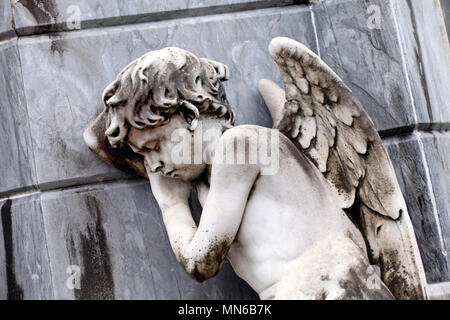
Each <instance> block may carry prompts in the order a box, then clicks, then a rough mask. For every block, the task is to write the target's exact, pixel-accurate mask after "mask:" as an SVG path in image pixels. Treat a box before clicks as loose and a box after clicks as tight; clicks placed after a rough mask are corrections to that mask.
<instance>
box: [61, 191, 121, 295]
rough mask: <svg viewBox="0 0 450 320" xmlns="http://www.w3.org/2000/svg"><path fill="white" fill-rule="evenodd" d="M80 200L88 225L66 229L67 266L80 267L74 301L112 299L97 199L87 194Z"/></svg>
mask: <svg viewBox="0 0 450 320" xmlns="http://www.w3.org/2000/svg"><path fill="white" fill-rule="evenodd" d="M80 200H84V202H85V205H86V208H87V212H88V213H87V214H88V215H91V216H92V217H91V221H90V222H92V223H90V224H88V225H87V226H86V230H81V231H80V230H71V227H70V226H69V227H68V231H67V232H68V233H67V234H66V247H67V250H68V253H69V261H70V264H71V265H78V266H80V268H81V274H80V276H81V279H80V288H79V289H76V290H74V293H75V298H76V299H77V300H93V299H94V300H112V299H114V280H113V278H112V265H111V259H110V254H109V248H108V243H107V237H106V234H105V230H104V227H103V218H102V212H101V209H100V205H99V203H98V201H97V199H96V198H95V197H93V196H91V195H90V194H88V193H87V194H84V197H83V199H80ZM74 233H76V234H74Z"/></svg>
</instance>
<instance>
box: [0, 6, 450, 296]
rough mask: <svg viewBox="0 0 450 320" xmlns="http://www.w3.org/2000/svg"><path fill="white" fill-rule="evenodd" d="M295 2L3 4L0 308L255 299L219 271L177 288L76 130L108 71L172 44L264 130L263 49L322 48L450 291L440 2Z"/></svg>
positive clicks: (162, 252)
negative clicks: (386, 156) (225, 69)
mask: <svg viewBox="0 0 450 320" xmlns="http://www.w3.org/2000/svg"><path fill="white" fill-rule="evenodd" d="M305 2H307V1H299V0H297V1H295V0H293V1H287V0H286V1H270V0H266V1H262V0H216V1H214V0H203V1H202V0H195V1H185V0H176V1H134V0H132V1H126V2H125V1H119V0H108V1H106V0H95V1H92V0H89V1H87V0H83V1H72V0H51V1H50V0H49V1H44V2H43V1H39V0H29V1H26V0H22V1H21V0H18V1H16V0H14V1H11V3H12V6H11V5H10V3H9V0H0V17H1V20H0V70H1V71H2V72H1V73H0V93H1V96H2V97H3V99H1V100H0V115H1V119H2V120H3V121H2V124H1V125H0V150H2V152H1V154H0V163H1V165H0V207H1V221H2V223H1V225H0V233H1V234H3V237H0V299H3V298H7V297H9V298H24V299H39V298H49V299H52V298H57V299H89V298H99V299H111V298H116V299H132V298H144V299H146V298H148V299H156V298H157V299H165V298H174V299H177V298H187V299H201V298H211V299H241V298H242V299H253V298H256V297H257V296H256V295H255V293H254V292H253V291H252V290H251V289H250V288H249V287H248V286H247V285H246V284H245V283H244V282H243V281H242V280H240V279H238V278H237V277H236V276H235V275H234V273H233V271H232V269H231V267H230V266H229V265H228V264H226V265H225V267H224V269H223V270H222V271H221V272H220V273H219V275H218V276H217V277H216V278H214V279H211V280H208V281H206V282H205V283H203V284H197V283H195V282H194V281H193V280H192V279H190V278H189V277H188V276H187V275H186V274H185V273H184V271H183V270H182V268H181V267H180V266H179V265H178V263H177V262H176V260H175V258H174V256H173V253H172V251H171V249H170V246H169V244H168V240H167V236H166V234H165V231H164V228H163V226H162V222H161V218H160V214H159V210H158V208H157V205H156V203H155V201H154V199H153V197H152V195H151V192H150V189H149V186H148V184H147V182H146V181H143V180H141V179H139V178H137V177H134V176H130V175H128V174H125V173H122V172H120V171H118V170H115V169H113V168H111V167H109V166H107V165H106V164H104V163H103V162H102V161H100V160H99V159H97V158H96V157H95V156H94V155H93V154H92V153H91V152H90V151H89V150H88V149H87V147H86V146H85V144H84V142H83V140H82V132H83V130H84V128H86V126H87V125H88V123H90V122H91V121H92V120H93V119H94V118H95V116H96V114H97V113H98V112H99V111H100V110H101V108H102V105H101V104H102V102H101V93H102V90H103V88H104V87H105V86H106V85H107V84H108V83H109V82H110V81H112V80H113V79H114V77H115V75H116V74H117V73H118V72H119V71H120V70H121V69H122V68H123V67H124V66H125V65H126V64H127V63H128V62H130V61H131V60H134V59H135V58H137V57H139V56H141V55H142V54H144V53H145V52H147V51H149V50H153V49H157V48H161V47H164V46H169V45H173V46H179V47H182V48H185V49H187V50H190V51H192V52H194V53H196V54H197V55H199V56H203V57H207V58H211V59H214V60H218V61H221V62H224V63H225V64H227V65H228V66H229V67H230V71H231V78H230V80H229V81H228V82H227V83H225V87H226V90H227V93H228V97H229V100H230V103H231V105H232V106H233V107H234V108H235V109H236V113H237V123H238V124H242V123H252V124H259V125H264V126H270V125H271V121H270V117H269V113H268V111H267V110H266V107H265V106H264V103H263V101H262V99H261V97H260V96H259V94H258V92H257V88H256V83H257V80H258V79H260V78H262V77H266V78H271V79H273V80H275V81H276V82H278V83H279V84H281V83H282V82H281V77H280V75H279V73H278V70H277V67H276V65H275V63H274V62H273V61H272V60H271V58H270V56H269V54H268V51H267V46H268V44H269V42H270V40H271V39H272V38H273V37H276V36H287V37H291V38H293V39H296V40H298V41H301V42H303V43H304V44H306V45H307V46H308V47H310V48H311V49H312V50H314V51H315V52H317V53H319V54H320V55H321V57H322V58H323V59H324V60H325V61H326V62H327V63H328V64H329V65H330V66H331V67H332V68H333V69H334V70H336V72H337V73H338V74H339V75H340V76H341V77H342V78H343V79H344V81H345V82H346V83H347V84H348V85H349V86H350V88H351V89H352V90H353V92H354V94H355V95H356V96H357V97H358V98H359V99H360V100H361V102H362V103H363V105H364V107H365V108H366V110H367V112H368V113H369V114H370V115H371V117H372V118H373V120H374V122H375V124H376V126H377V128H378V130H379V131H380V134H381V135H382V136H383V137H384V139H385V143H386V146H387V148H388V151H389V153H390V155H391V157H392V160H393V163H394V166H395V169H396V173H397V176H398V179H399V181H400V184H401V187H402V190H403V192H404V195H405V198H406V200H407V203H408V207H409V213H410V215H411V218H412V220H413V224H414V228H415V232H416V236H417V238H418V241H419V247H420V252H421V255H422V258H423V261H424V265H425V269H426V275H427V279H428V282H429V283H438V282H442V281H447V280H450V271H449V270H450V256H449V255H448V252H447V248H449V246H450V209H449V208H450V197H449V191H450V184H449V179H448V173H449V172H450V171H449V170H450V156H449V148H450V134H449V133H448V129H449V127H450V126H449V123H450V108H449V102H448V100H449V99H448V98H449V96H448V90H447V88H448V87H449V85H450V79H449V73H448V70H449V56H448V54H449V47H448V41H447V38H446V34H445V32H444V31H445V27H444V22H443V19H442V13H441V8H440V7H439V5H438V4H439V2H437V1H433V0H368V1H360V0H324V1H314V3H313V4H311V5H309V4H304V3H305ZM39 3H41V5H38V4H39ZM73 5H76V6H77V7H76V8H74V7H73ZM371 5H375V6H377V8H379V12H380V25H379V26H377V28H375V29H371V28H369V27H368V23H367V21H368V19H369V18H370V14H369V13H368V11H367V10H368V8H369V7H370V6H371ZM12 8H13V10H12ZM77 8H78V9H77ZM74 10H75V11H74ZM77 10H79V13H80V23H79V29H72V27H73V26H74V24H73V23H72V22H73V21H69V22H70V23H67V21H68V20H70V19H71V17H72V16H73V14H74V13H77ZM71 23H72V24H71ZM75 25H76V24H75ZM13 26H14V27H13ZM378 27H379V28H378ZM71 265H78V266H80V267H81V272H82V277H81V289H80V290H70V289H68V288H67V286H66V280H67V278H68V277H69V274H68V273H67V268H68V267H69V266H71Z"/></svg>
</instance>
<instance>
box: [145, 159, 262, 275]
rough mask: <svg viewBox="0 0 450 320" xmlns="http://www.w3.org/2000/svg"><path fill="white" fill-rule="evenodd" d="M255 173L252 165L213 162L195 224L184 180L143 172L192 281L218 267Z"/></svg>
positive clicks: (232, 237)
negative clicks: (208, 188)
mask: <svg viewBox="0 0 450 320" xmlns="http://www.w3.org/2000/svg"><path fill="white" fill-rule="evenodd" d="M258 174H259V168H258V166H257V165H233V164H232V165H227V164H213V167H212V172H211V186H210V190H209V193H208V195H207V197H206V201H205V203H204V207H203V211H202V216H201V219H200V223H199V225H198V227H197V226H196V224H195V222H194V220H193V218H192V214H191V211H190V209H189V204H188V197H189V194H190V191H191V186H190V185H189V183H186V182H183V181H179V180H175V179H173V178H168V177H164V176H162V175H160V174H150V175H149V176H150V183H151V186H152V192H153V194H154V196H155V198H156V200H157V202H158V203H159V205H160V208H161V211H162V215H163V220H164V224H165V226H166V229H167V233H168V236H169V240H170V243H171V246H172V249H173V251H174V253H175V256H176V258H177V260H178V261H179V262H180V263H181V265H182V266H183V267H184V269H185V270H186V271H187V272H188V273H189V274H190V275H191V276H192V277H193V278H195V279H196V280H197V281H200V282H201V281H204V280H206V279H208V278H211V277H213V276H214V275H216V274H217V272H219V271H220V269H221V267H222V265H223V262H224V261H225V257H226V255H227V252H228V250H229V248H230V246H231V244H232V242H233V240H234V238H235V236H236V234H237V231H238V229H239V226H240V224H241V220H242V215H243V213H244V210H245V206H246V204H247V199H248V195H249V193H250V190H251V189H252V187H253V184H254V182H255V180H256V178H257V176H258Z"/></svg>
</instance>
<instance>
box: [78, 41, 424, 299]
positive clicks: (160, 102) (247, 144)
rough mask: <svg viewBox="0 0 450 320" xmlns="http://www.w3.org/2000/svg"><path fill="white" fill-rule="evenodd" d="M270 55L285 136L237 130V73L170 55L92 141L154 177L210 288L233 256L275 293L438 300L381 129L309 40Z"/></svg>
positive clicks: (247, 276) (121, 79) (131, 77)
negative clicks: (194, 205)
mask: <svg viewBox="0 0 450 320" xmlns="http://www.w3.org/2000/svg"><path fill="white" fill-rule="evenodd" d="M269 51H270V54H271V56H272V57H273V59H274V60H275V62H276V63H277V64H278V66H279V68H280V70H281V73H282V76H283V80H284V84H285V90H283V89H281V88H280V87H278V86H277V85H276V84H275V83H273V82H271V81H270V80H264V79H263V80H260V82H259V84H258V87H259V90H260V92H261V94H262V96H263V97H264V100H265V101H266V105H267V107H268V108H269V111H270V113H271V115H272V118H273V123H274V127H273V128H264V127H260V126H254V125H240V126H233V123H234V120H233V119H234V113H233V110H232V109H231V108H230V105H229V103H228V101H227V98H226V96H225V91H224V88H223V86H222V82H223V81H226V80H227V79H228V76H229V71H228V68H227V67H226V66H225V65H223V64H222V63H219V62H216V61H212V60H209V59H205V58H198V57H196V56H195V55H194V54H192V53H190V52H188V51H185V50H182V49H179V48H175V47H169V48H164V49H161V50H156V51H150V52H148V53H147V54H145V55H144V56H142V57H140V58H139V59H137V60H135V61H133V62H131V63H130V64H129V65H128V66H127V67H125V69H123V71H121V72H120V73H119V75H118V76H117V78H116V80H115V81H113V82H112V83H111V84H110V85H108V87H107V88H106V89H105V91H104V93H103V100H104V104H105V109H104V111H103V112H102V113H101V114H100V115H99V116H98V117H97V119H96V120H95V122H94V123H93V124H92V125H91V126H90V127H89V128H88V129H87V130H86V131H85V132H84V139H85V141H86V143H87V144H88V146H89V147H90V149H91V150H92V151H93V152H95V153H96V154H97V155H99V156H100V157H101V158H102V159H104V160H105V161H107V162H108V163H110V164H112V165H114V166H116V167H118V168H121V169H125V170H128V171H133V172H136V173H137V174H139V175H141V176H143V177H145V178H148V179H149V181H150V185H151V190H152V193H153V196H154V197H155V199H156V201H157V202H158V204H159V207H160V209H161V213H162V217H163V221H164V224H165V227H166V230H167V233H168V237H169V239H170V244H171V247H172V249H173V252H174V253H175V256H176V258H177V260H178V261H179V262H180V264H181V265H182V267H183V268H184V269H185V270H186V272H187V273H188V274H189V275H191V276H192V277H193V278H194V279H196V280H197V281H200V282H201V281H204V280H206V279H208V278H211V277H213V276H214V275H216V274H217V273H218V272H219V271H220V269H221V267H222V265H223V263H224V260H225V258H228V259H229V261H230V262H231V265H232V266H233V269H234V270H235V272H236V274H237V275H238V276H240V277H241V278H242V279H244V280H245V281H246V282H247V283H248V284H249V285H250V286H251V287H252V288H253V289H254V290H255V291H256V292H257V293H258V294H259V296H260V298H261V299H426V291H425V284H426V281H425V275H424V271H423V266H422V262H421V258H420V254H419V251H418V247H417V243H416V239H415V236H414V231H413V228H412V224H411V221H410V219H409V216H408V212H407V209H406V205H405V201H404V199H403V196H402V193H401V191H400V188H399V185H398V182H397V180H396V176H395V173H394V170H393V166H392V164H391V161H390V159H389V156H388V155H387V152H386V150H385V149H384V147H383V143H382V141H381V138H380V137H379V135H378V133H377V131H376V129H375V127H374V125H373V123H372V121H371V120H370V118H369V117H368V115H367V114H366V112H365V111H364V109H363V108H362V106H361V105H360V103H359V102H358V101H357V100H356V99H355V98H354V97H353V95H352V92H351V91H350V89H349V88H348V87H347V86H346V85H345V84H344V82H343V81H342V80H341V79H340V78H339V77H338V76H337V75H336V74H335V73H334V72H333V71H332V70H331V69H330V68H329V67H328V66H327V65H326V64H325V63H324V62H323V61H322V60H321V59H320V58H319V57H318V56H317V55H316V54H314V53H313V52H312V51H310V50H309V49H308V48H306V47H305V46H304V45H302V44H301V43H298V42H296V41H294V40H291V39H289V38H275V39H273V40H272V41H271V43H270V46H269ZM192 150H194V151H195V152H193V151H192ZM261 150H263V151H264V152H261ZM255 154H256V156H255ZM260 154H266V155H269V156H267V157H260V156H259V155H260ZM192 192H196V193H197V196H198V199H199V202H200V204H201V205H202V213H201V217H200V222H199V224H198V225H197V224H196V223H195V221H194V219H193V217H192V213H191V210H190V207H189V202H188V199H189V197H190V195H191V193H192ZM377 270H378V272H376V271H377Z"/></svg>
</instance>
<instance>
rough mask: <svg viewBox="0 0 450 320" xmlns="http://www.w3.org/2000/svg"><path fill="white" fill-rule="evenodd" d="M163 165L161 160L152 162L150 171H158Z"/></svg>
mask: <svg viewBox="0 0 450 320" xmlns="http://www.w3.org/2000/svg"><path fill="white" fill-rule="evenodd" d="M162 167H163V164H162V162H161V161H157V162H155V163H152V164H151V165H150V171H151V172H156V171H158V169H160V168H162Z"/></svg>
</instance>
